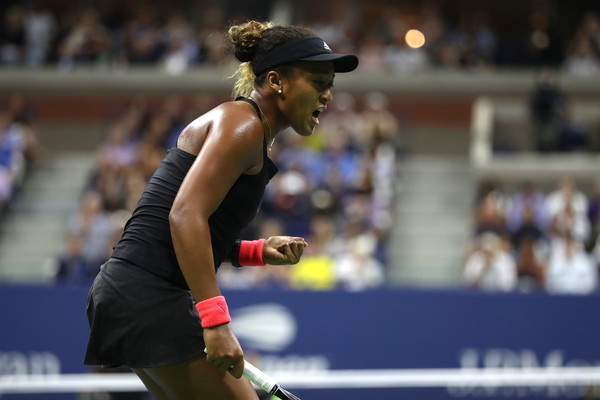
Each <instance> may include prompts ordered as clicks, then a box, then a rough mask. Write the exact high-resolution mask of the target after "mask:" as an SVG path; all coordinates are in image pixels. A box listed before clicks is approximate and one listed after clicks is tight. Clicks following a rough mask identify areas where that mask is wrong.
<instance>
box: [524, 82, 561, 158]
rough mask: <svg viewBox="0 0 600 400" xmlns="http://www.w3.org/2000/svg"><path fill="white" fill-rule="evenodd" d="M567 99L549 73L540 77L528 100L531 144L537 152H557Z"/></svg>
mask: <svg viewBox="0 0 600 400" xmlns="http://www.w3.org/2000/svg"><path fill="white" fill-rule="evenodd" d="M567 105H568V98H567V95H566V93H565V92H564V91H563V90H562V89H561V88H560V86H559V85H558V83H557V82H556V78H555V77H554V75H552V74H551V73H549V72H547V71H546V72H544V73H542V74H541V75H540V77H539V79H538V81H537V83H536V85H535V87H534V89H533V91H532V93H531V96H530V99H529V113H530V118H531V124H532V129H533V142H534V145H535V148H536V150H537V151H539V152H541V153H548V152H552V151H556V150H557V145H558V140H559V137H560V135H561V133H562V130H563V128H564V126H565V120H566V117H567Z"/></svg>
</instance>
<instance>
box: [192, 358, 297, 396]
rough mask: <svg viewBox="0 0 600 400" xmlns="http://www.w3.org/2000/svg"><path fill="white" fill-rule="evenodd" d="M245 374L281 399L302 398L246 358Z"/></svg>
mask: <svg viewBox="0 0 600 400" xmlns="http://www.w3.org/2000/svg"><path fill="white" fill-rule="evenodd" d="M204 352H206V349H204ZM243 376H244V378H246V379H248V380H249V381H250V382H252V383H253V384H255V385H256V386H257V387H259V388H260V389H262V390H264V391H265V392H267V393H269V394H270V395H271V396H277V397H278V398H279V399H281V400H300V398H299V397H297V396H294V395H293V394H291V393H290V392H288V391H287V390H285V389H284V388H282V387H281V386H280V385H279V384H278V383H277V381H276V380H275V379H273V378H271V377H270V376H269V375H267V374H265V373H264V372H262V371H261V370H260V369H258V368H256V367H255V366H254V365H252V364H250V363H249V362H248V361H246V360H244V372H243Z"/></svg>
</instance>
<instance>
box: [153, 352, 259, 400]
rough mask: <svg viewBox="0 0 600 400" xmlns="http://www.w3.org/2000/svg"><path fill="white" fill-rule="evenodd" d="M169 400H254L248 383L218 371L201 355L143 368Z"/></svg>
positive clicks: (252, 390)
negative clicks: (182, 360)
mask: <svg viewBox="0 0 600 400" xmlns="http://www.w3.org/2000/svg"><path fill="white" fill-rule="evenodd" d="M144 372H145V373H146V374H147V375H148V376H149V377H150V378H151V379H152V381H153V382H156V383H157V384H158V385H159V386H160V388H161V389H162V391H163V392H164V393H165V394H166V395H167V396H168V398H169V399H170V400H201V399H202V400H258V396H257V395H256V391H255V390H254V387H253V386H252V384H251V383H250V382H249V381H248V380H247V379H245V378H241V379H236V378H234V377H233V376H231V375H230V374H229V373H228V372H221V371H219V370H218V369H217V368H215V367H214V366H212V365H211V364H209V363H208V362H207V361H206V356H204V355H201V356H198V357H196V358H193V359H191V360H188V361H185V362H182V363H179V364H175V365H168V366H164V367H155V368H144Z"/></svg>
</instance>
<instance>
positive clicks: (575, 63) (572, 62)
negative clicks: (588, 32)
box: [564, 32, 600, 76]
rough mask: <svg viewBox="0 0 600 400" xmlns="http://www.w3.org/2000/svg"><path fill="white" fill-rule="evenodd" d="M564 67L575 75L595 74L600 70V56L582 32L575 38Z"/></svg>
mask: <svg viewBox="0 0 600 400" xmlns="http://www.w3.org/2000/svg"><path fill="white" fill-rule="evenodd" d="M564 69H565V70H566V71H567V72H568V73H570V74H573V75H580V76H595V75H598V73H599V72H600V58H599V57H598V55H597V54H596V53H595V52H594V48H593V47H592V43H591V42H590V40H589V38H588V37H586V36H585V35H583V34H582V33H581V32H579V33H577V34H576V35H575V37H574V38H573V41H572V43H571V46H570V49H569V51H568V53H567V57H566V59H565V61H564Z"/></svg>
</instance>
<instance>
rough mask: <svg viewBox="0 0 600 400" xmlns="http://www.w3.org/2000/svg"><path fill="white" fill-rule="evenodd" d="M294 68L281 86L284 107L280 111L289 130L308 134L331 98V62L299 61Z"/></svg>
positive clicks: (332, 71) (332, 73)
mask: <svg viewBox="0 0 600 400" xmlns="http://www.w3.org/2000/svg"><path fill="white" fill-rule="evenodd" d="M294 71H295V72H294V74H293V75H292V77H291V78H290V79H289V86H288V87H287V88H285V87H284V89H283V90H284V95H285V100H286V101H285V104H286V107H285V110H282V111H283V112H284V115H285V117H286V120H287V122H288V123H289V124H290V126H291V127H292V129H294V130H295V131H296V132H298V133H299V134H300V135H302V136H310V135H312V133H313V131H314V129H315V127H316V126H317V125H318V124H319V115H320V114H321V112H323V111H324V110H325V109H326V108H327V104H329V102H330V101H331V100H332V99H333V95H332V93H331V89H332V87H333V79H334V77H335V73H334V70H333V62H302V63H298V66H297V67H296V68H294Z"/></svg>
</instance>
